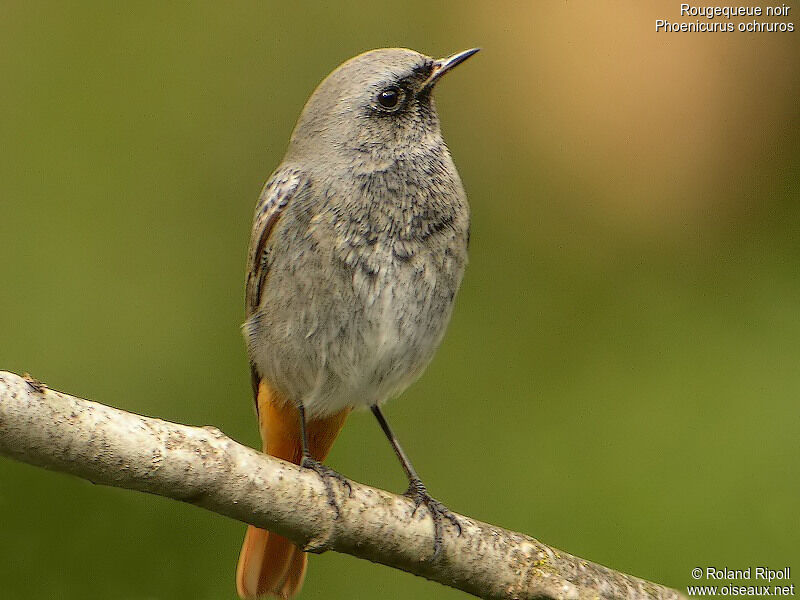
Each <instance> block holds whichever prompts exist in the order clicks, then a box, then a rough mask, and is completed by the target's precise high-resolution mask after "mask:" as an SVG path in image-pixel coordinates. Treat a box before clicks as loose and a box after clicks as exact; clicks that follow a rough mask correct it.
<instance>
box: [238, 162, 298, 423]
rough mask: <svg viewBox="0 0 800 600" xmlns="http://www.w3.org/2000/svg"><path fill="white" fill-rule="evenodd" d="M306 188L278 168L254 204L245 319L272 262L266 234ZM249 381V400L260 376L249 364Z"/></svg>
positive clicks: (255, 305)
mask: <svg viewBox="0 0 800 600" xmlns="http://www.w3.org/2000/svg"><path fill="white" fill-rule="evenodd" d="M307 186H308V178H307V177H306V176H305V175H303V173H302V172H301V171H299V170H297V169H279V170H277V171H276V172H275V173H273V175H272V177H270V178H269V181H267V183H266V184H264V189H263V190H262V191H261V196H259V198H258V204H256V212H255V216H254V217H253V231H252V234H251V236H250V250H249V251H248V253H247V281H246V284H245V314H246V316H247V317H248V318H249V317H250V316H251V315H252V314H253V313H254V312H256V311H257V310H258V308H259V306H260V304H261V294H262V292H263V290H264V285H265V284H266V281H267V275H269V269H270V266H271V265H272V262H273V259H274V257H273V244H270V235H271V234H272V232H273V231H274V230H275V226H276V225H277V223H278V221H279V220H280V218H281V216H282V215H283V213H284V211H285V210H286V207H287V206H288V205H289V203H290V202H291V201H292V199H293V198H295V197H297V195H298V194H300V193H301V192H302V191H303V190H304V189H305V188H306V187H307ZM250 379H251V383H252V385H253V397H254V398H257V396H258V385H259V381H260V379H261V376H260V375H259V373H258V371H257V370H256V366H255V365H254V364H253V363H251V364H250ZM257 409H258V405H257V404H256V410H257Z"/></svg>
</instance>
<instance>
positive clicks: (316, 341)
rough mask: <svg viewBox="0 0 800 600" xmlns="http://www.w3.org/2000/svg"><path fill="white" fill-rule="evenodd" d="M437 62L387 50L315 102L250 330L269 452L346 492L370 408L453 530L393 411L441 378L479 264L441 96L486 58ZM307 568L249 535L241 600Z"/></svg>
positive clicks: (271, 222)
mask: <svg viewBox="0 0 800 600" xmlns="http://www.w3.org/2000/svg"><path fill="white" fill-rule="evenodd" d="M478 50H479V48H473V49H470V50H466V51H463V52H459V53H456V54H453V55H451V56H448V57H446V58H442V59H434V58H431V57H429V56H426V55H424V54H421V53H419V52H416V51H413V50H410V49H407V48H380V49H376V50H371V51H368V52H365V53H363V54H360V55H358V56H356V57H354V58H351V59H350V60H347V61H346V62H344V63H342V64H341V65H340V66H339V67H337V68H336V69H334V70H333V71H332V72H331V73H330V74H329V75H328V76H327V77H326V78H325V79H324V80H323V81H322V82H321V83H320V84H319V85H318V86H317V88H316V89H315V90H314V92H313V93H312V94H311V96H310V98H309V99H308V101H307V103H306V105H305V107H304V108H303V110H302V112H301V114H300V117H299V119H298V121H297V124H296V125H295V128H294V130H293V132H292V135H291V138H290V141H289V145H288V148H287V151H286V154H285V156H284V158H283V160H282V162H281V163H280V165H279V166H278V167H277V169H276V170H275V171H274V172H273V173H272V175H271V176H270V177H269V179H268V180H267V182H266V184H265V185H264V188H263V190H262V192H261V194H260V197H259V199H258V202H257V204H256V208H255V214H254V218H253V228H252V235H251V239H250V245H249V251H248V259H247V277H246V285H245V305H246V311H245V312H246V319H245V322H244V325H243V326H242V329H243V335H244V338H245V343H246V347H247V354H248V357H249V361H250V371H251V380H252V386H253V396H254V399H255V405H256V412H257V415H258V423H259V429H260V434H261V438H262V442H263V451H264V452H265V453H267V454H270V455H272V456H275V457H278V458H280V459H283V460H286V461H290V462H292V463H295V464H298V465H300V466H301V467H305V468H309V469H312V470H314V471H315V472H317V473H318V474H319V476H320V477H321V478H322V480H323V482H324V483H325V489H326V492H327V494H328V501H329V503H330V504H331V505H332V506H333V508H334V509H335V511H336V512H335V513H334V514H336V515H338V505H337V501H336V497H335V495H334V493H333V483H334V482H337V481H338V482H341V484H342V485H345V486H347V485H349V483H348V480H347V479H346V478H345V477H344V476H342V475H341V474H339V473H338V472H336V471H334V470H333V469H331V468H329V467H327V466H326V465H324V464H323V462H322V461H324V459H325V457H326V456H327V454H328V452H329V450H330V448H331V445H332V444H333V442H334V440H335V439H336V437H337V435H338V434H339V432H340V430H341V428H342V426H343V425H344V423H345V421H346V419H347V417H348V415H349V414H350V412H351V411H352V410H353V409H356V408H359V407H364V408H366V407H368V408H369V409H370V410H371V411H372V412H373V413H374V415H375V417H376V419H377V421H378V423H379V425H380V427H381V429H382V431H383V432H384V434H385V435H386V437H387V438H388V440H389V442H390V444H391V446H392V448H393V450H394V452H395V454H396V455H397V457H398V458H399V460H400V462H401V465H402V467H403V469H404V471H405V474H406V476H407V477H408V480H409V487H408V489H407V491H406V495H407V496H408V497H410V498H411V499H413V501H414V504H415V507H417V508H418V507H419V506H421V505H424V506H425V507H426V508H427V509H428V512H429V514H430V515H431V517H432V520H433V528H434V549H433V554H432V556H433V557H434V558H435V557H436V556H438V555H439V553H440V552H441V548H442V532H443V527H444V526H445V521H449V522H450V523H451V524H452V525H453V527H455V528H456V530H457V532H458V533H459V534H460V532H461V524H460V522H459V520H458V519H457V518H456V517H455V516H454V515H453V513H451V512H450V511H449V510H448V509H447V508H446V507H445V506H444V505H443V504H442V503H440V502H439V501H437V500H435V499H434V498H433V497H432V496H431V495H430V494H429V493H428V491H427V488H426V486H425V485H424V484H423V483H422V480H421V479H420V477H419V476H418V475H417V472H416V471H415V470H414V467H413V466H412V464H411V462H410V461H409V459H408V457H407V455H406V454H405V452H404V451H403V449H402V447H401V446H400V444H399V442H398V440H397V437H396V436H395V435H394V433H393V432H392V430H391V428H390V427H389V424H388V423H387V421H386V419H385V417H384V415H383V412H382V410H381V405H382V404H383V403H384V402H386V401H387V400H389V399H391V398H394V397H396V396H398V395H399V394H400V393H401V392H403V391H404V390H405V389H406V388H407V387H408V386H409V385H410V384H411V383H413V382H414V381H415V380H416V379H417V378H418V377H419V376H420V375H421V374H422V372H423V371H424V370H425V368H426V367H427V365H428V364H429V363H430V361H431V359H432V357H433V355H434V353H435V351H436V350H437V348H438V346H439V344H440V342H441V340H442V337H443V336H444V333H445V330H446V328H447V324H448V322H449V320H450V316H451V313H452V310H453V304H454V301H455V296H456V293H457V291H458V289H459V287H460V285H461V281H462V278H463V276H464V271H465V267H466V265H467V247H468V245H469V236H470V210H469V205H468V203H467V197H466V193H465V191H464V186H463V184H462V182H461V179H460V177H459V174H458V171H457V170H456V167H455V164H454V162H453V159H452V157H451V155H450V151H449V150H448V148H447V146H446V144H445V142H444V139H443V138H442V133H441V129H440V123H439V117H438V114H437V111H436V107H435V104H434V99H433V90H434V88H435V87H436V84H437V83H438V82H439V81H440V80H441V78H442V76H444V75H445V74H446V73H449V72H450V71H451V70H452V69H453V68H454V67H456V66H457V65H459V64H461V63H462V62H464V61H465V60H466V59H468V58H469V57H471V56H473V55H474V54H475V53H476V52H478ZM306 566H307V557H306V553H304V552H303V551H302V550H301V549H300V548H299V547H297V546H295V545H294V544H292V542H291V541H289V540H288V539H286V538H284V537H282V536H280V535H277V534H274V533H271V532H268V531H265V530H262V529H259V528H257V527H254V526H249V527H248V529H247V533H246V535H245V540H244V544H243V546H242V550H241V554H240V556H239V562H238V566H237V574H236V583H237V591H238V593H239V595H240V597H242V598H244V599H250V598H264V597H278V598H292V597H294V596H296V595H297V594H298V593H299V591H300V588H301V587H302V585H303V581H304V578H305V573H306Z"/></svg>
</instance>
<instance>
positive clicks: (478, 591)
mask: <svg viewBox="0 0 800 600" xmlns="http://www.w3.org/2000/svg"><path fill="white" fill-rule="evenodd" d="M0 455H3V456H7V457H9V458H13V459H16V460H20V461H23V462H26V463H29V464H32V465H37V466H40V467H45V468H48V469H53V470H56V471H62V472H64V473H70V474H72V475H76V476H78V477H83V478H84V479H88V480H90V481H92V482H94V483H98V484H103V485H111V486H116V487H122V488H128V489H133V490H139V491H142V492H148V493H151V494H158V495H159V496H165V497H167V498H173V499H175V500H180V501H183V502H188V503H190V504H194V505H195V506H199V507H202V508H205V509H207V510H210V511H213V512H216V513H219V514H221V515H225V516H227V517H231V518H233V519H237V520H239V521H243V522H245V523H250V524H253V525H256V526H258V527H262V528H264V529H269V530H271V531H275V532H277V533H279V534H281V535H284V536H286V537H288V538H289V539H291V540H292V541H293V542H295V543H297V544H298V545H300V546H301V547H303V548H304V549H306V550H308V551H312V552H322V551H325V550H335V551H336V552H344V553H347V554H351V555H353V556H357V557H359V558H364V559H367V560H371V561H373V562H378V563H381V564H384V565H388V566H390V567H394V568H397V569H402V570H404V571H408V572H409V573H413V574H415V575H420V576H422V577H426V578H427V579H431V580H433V581H438V582H439V583H442V584H444V585H447V586H450V587H454V588H457V589H460V590H463V591H465V592H468V593H470V594H474V595H475V596H478V597H481V598H493V599H494V598H497V599H501V598H502V599H533V598H536V599H584V598H585V599H589V598H627V599H638V598H643V599H644V598H646V599H665V600H666V599H679V598H682V596H681V595H680V594H679V593H678V592H676V591H675V590H672V589H669V588H666V587H663V586H661V585H657V584H654V583H650V582H648V581H644V580H642V579H638V578H636V577H631V576H629V575H624V574H622V573H619V572H617V571H613V570H611V569H608V568H606V567H603V566H600V565H597V564H594V563H591V562H588V561H585V560H583V559H580V558H576V557H574V556H571V555H569V554H566V553H564V552H561V551H559V550H556V549H554V548H551V547H549V546H546V545H544V544H542V543H541V542H539V541H537V540H535V539H533V538H530V537H528V536H525V535H523V534H520V533H514V532H511V531H507V530H505V529H501V528H499V527H495V526H493V525H488V524H486V523H481V522H478V521H473V520H471V519H468V518H467V517H461V521H462V523H463V532H462V534H461V535H460V536H458V535H457V532H456V531H455V530H454V528H453V527H452V526H448V527H446V528H445V537H444V548H443V551H442V554H441V555H440V556H439V557H438V558H437V559H436V560H435V561H432V562H429V561H428V560H426V559H429V558H430V555H431V553H432V550H433V527H432V523H431V520H430V518H429V517H428V514H427V512H426V511H425V509H424V508H420V509H419V510H418V511H417V512H416V514H412V511H413V504H412V502H411V501H410V500H408V499H407V498H404V497H402V496H397V495H394V494H390V493H388V492H385V491H382V490H378V489H375V488H371V487H368V486H365V485H361V484H358V483H355V482H353V484H352V495H351V496H350V497H348V496H347V493H346V491H345V490H343V489H340V488H337V490H338V493H339V504H340V508H341V512H340V515H339V517H338V518H335V515H334V512H333V510H332V508H331V507H330V506H329V504H328V502H327V497H326V493H325V489H324V486H323V484H322V482H321V481H320V479H319V478H318V476H317V475H316V473H313V472H310V471H308V470H306V469H301V468H299V467H297V466H295V465H293V464H290V463H287V462H284V461H281V460H278V459H275V458H272V457H270V456H266V455H264V454H261V453H260V452H256V451H255V450H252V449H251V448H248V447H246V446H242V445H241V444H238V443H237V442H235V441H233V440H232V439H230V438H228V437H226V436H225V435H224V434H223V433H222V432H221V431H219V430H218V429H216V428H214V427H189V426H186V425H179V424H176V423H170V422H167V421H162V420H160V419H153V418H149V417H142V416H139V415H134V414H131V413H128V412H125V411H122V410H118V409H115V408H111V407H109V406H105V405H103V404H98V403H95V402H90V401H88V400H83V399H80V398H75V397H73V396H69V395H67V394H64V393H61V392H56V391H54V390H50V389H47V388H46V386H44V385H42V384H40V383H39V382H38V381H36V380H34V379H32V378H30V377H28V376H26V377H19V376H18V375H15V374H13V373H8V372H2V371H0Z"/></svg>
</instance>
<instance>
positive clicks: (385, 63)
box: [331, 48, 433, 83]
mask: <svg viewBox="0 0 800 600" xmlns="http://www.w3.org/2000/svg"><path fill="white" fill-rule="evenodd" d="M432 65H433V59H432V58H430V57H429V56H425V55H424V54H420V53H419V52H415V51H413V50H409V49H407V48H381V49H378V50H370V51H369V52H364V53H363V54H359V55H358V56H356V57H354V58H351V59H350V60H348V61H347V62H345V63H343V64H342V65H340V66H339V67H338V68H337V69H336V70H335V71H333V73H331V77H332V78H336V79H346V80H350V81H354V82H355V81H360V82H362V83H366V82H368V81H369V80H373V79H380V78H385V77H391V78H401V77H409V76H413V75H415V74H417V73H419V74H420V75H421V74H424V73H427V72H429V71H430V69H431V67H432Z"/></svg>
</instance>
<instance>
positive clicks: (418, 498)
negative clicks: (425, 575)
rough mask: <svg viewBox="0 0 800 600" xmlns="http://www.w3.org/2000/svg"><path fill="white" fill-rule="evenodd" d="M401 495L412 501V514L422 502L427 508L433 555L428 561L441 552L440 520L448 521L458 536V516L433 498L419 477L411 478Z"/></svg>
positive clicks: (434, 558) (459, 527)
mask: <svg viewBox="0 0 800 600" xmlns="http://www.w3.org/2000/svg"><path fill="white" fill-rule="evenodd" d="M403 495H404V496H406V497H407V498H410V499H411V500H413V501H414V510H413V511H412V512H411V515H412V516H413V515H414V514H416V512H417V509H419V507H420V506H422V505H423V504H424V505H425V508H427V509H428V512H429V513H430V515H431V519H433V555H431V557H430V558H429V561H434V560H436V558H437V557H438V556H439V555H440V554H441V553H442V546H443V523H442V521H443V520H444V519H447V520H448V521H450V522H451V523H452V524H453V526H454V527H455V528H456V530H457V532H458V533H457V535H459V536H460V535H461V531H462V529H461V522H460V521H459V519H458V517H456V516H455V515H454V514H453V513H452V512H451V511H450V509H448V508H447V507H446V506H445V505H444V504H442V503H441V502H439V501H438V500H436V499H435V498H433V497H432V496H431V495H430V494H429V493H428V490H427V489H426V488H425V485H424V484H423V483H422V481H420V480H419V479H412V480H411V481H410V482H409V484H408V489H407V490H406V492H405V493H404V494H403Z"/></svg>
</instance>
